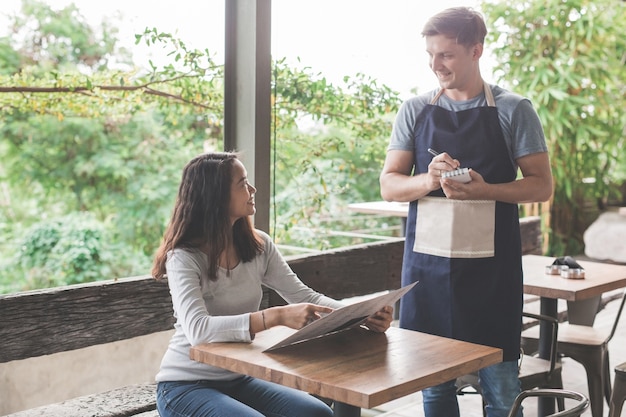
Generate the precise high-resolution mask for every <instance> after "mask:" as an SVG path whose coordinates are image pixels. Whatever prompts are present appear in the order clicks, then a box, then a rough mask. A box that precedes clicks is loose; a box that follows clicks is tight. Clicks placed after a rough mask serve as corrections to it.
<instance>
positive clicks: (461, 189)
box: [428, 148, 488, 200]
mask: <svg viewBox="0 0 626 417" xmlns="http://www.w3.org/2000/svg"><path fill="white" fill-rule="evenodd" d="M428 153H430V154H431V155H433V159H432V160H431V162H430V164H429V165H428V175H429V176H430V177H431V178H432V181H431V183H432V185H433V189H438V188H441V189H442V190H443V193H444V194H445V195H446V197H448V198H450V199H454V200H480V199H487V198H488V196H487V195H486V192H487V183H486V182H485V180H484V179H483V177H482V175H480V174H479V173H478V172H476V171H474V170H472V169H470V170H469V176H470V178H471V181H469V182H466V183H464V182H459V181H455V180H454V179H450V178H442V175H443V173H444V172H448V171H454V170H455V169H458V168H460V166H461V163H460V162H459V160H458V159H454V158H452V157H451V156H450V155H448V154H447V153H446V152H441V153H439V152H437V151H435V150H434V149H432V148H428Z"/></svg>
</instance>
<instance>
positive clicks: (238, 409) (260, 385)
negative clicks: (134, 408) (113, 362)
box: [157, 376, 333, 417]
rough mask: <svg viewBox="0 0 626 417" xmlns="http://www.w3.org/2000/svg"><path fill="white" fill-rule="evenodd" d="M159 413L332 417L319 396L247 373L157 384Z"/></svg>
mask: <svg viewBox="0 0 626 417" xmlns="http://www.w3.org/2000/svg"><path fill="white" fill-rule="evenodd" d="M157 409H158V410H159V414H160V415H161V417H183V416H187V417H231V416H232V417H235V416H236V417H248V416H249V417H262V416H266V417H293V416H303V417H332V416H333V411H332V409H331V408H330V407H329V406H327V405H326V404H324V402H322V401H321V400H319V399H317V398H315V397H313V396H312V395H309V394H307V393H306V392H302V391H298V390H295V389H292V388H287V387H283V386H281V385H278V384H274V383H271V382H267V381H263V380H260V379H256V378H251V377H248V376H243V377H240V378H237V379H235V380H233V381H173V382H159V383H158V385H157Z"/></svg>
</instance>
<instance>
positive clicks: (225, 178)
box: [152, 152, 263, 280]
mask: <svg viewBox="0 0 626 417" xmlns="http://www.w3.org/2000/svg"><path fill="white" fill-rule="evenodd" d="M236 159H237V154H236V153H233V152H213V153H206V154H202V155H199V156H197V157H195V158H193V159H192V160H191V161H189V162H188V163H187V165H186V166H185V168H184V169H183V175H182V180H181V183H180V187H179V188H178V195H177V197H176V203H175V205H174V210H173V212H172V217H171V219H170V222H169V224H168V226H167V228H166V230H165V234H164V235H163V240H162V242H161V246H160V247H159V249H158V250H157V252H156V255H155V258H154V264H153V266H152V276H153V277H154V278H156V279H162V278H164V277H165V275H166V270H165V263H166V261H167V253H168V252H169V251H171V250H173V249H175V248H182V249H192V248H199V247H203V248H204V247H206V248H207V249H208V253H207V256H208V261H209V279H211V280H217V268H218V261H219V256H220V254H221V253H222V252H223V251H224V250H225V249H226V247H227V245H228V243H229V239H231V236H232V239H233V243H234V246H235V250H236V251H237V255H238V256H239V259H240V260H241V262H249V261H251V260H252V259H253V258H254V257H255V256H256V255H257V254H259V253H260V252H261V251H262V250H263V243H262V240H261V239H260V237H259V236H258V235H257V233H256V231H255V229H254V226H253V224H252V220H251V219H250V217H243V218H241V219H238V220H237V221H236V222H235V224H234V225H233V226H232V230H231V224H230V216H229V204H230V187H231V184H232V181H233V162H234V161H235V160H236Z"/></svg>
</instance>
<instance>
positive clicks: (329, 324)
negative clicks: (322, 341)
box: [264, 282, 417, 352]
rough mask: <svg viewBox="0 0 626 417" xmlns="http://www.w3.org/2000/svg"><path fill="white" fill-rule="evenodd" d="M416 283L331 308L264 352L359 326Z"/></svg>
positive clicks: (391, 303) (392, 302)
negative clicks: (328, 311)
mask: <svg viewBox="0 0 626 417" xmlns="http://www.w3.org/2000/svg"><path fill="white" fill-rule="evenodd" d="M416 284H417V282H414V283H412V284H409V285H406V286H404V287H402V288H399V289H397V290H394V291H390V292H388V293H385V294H383V295H379V296H377V297H374V298H369V299H367V300H365V301H360V302H357V303H354V304H349V305H347V306H344V307H341V308H338V309H336V310H333V311H332V312H331V313H329V314H327V315H325V316H323V317H321V318H319V319H317V320H315V321H313V322H311V323H310V324H307V325H306V326H304V327H303V328H301V329H300V330H298V331H297V332H295V333H293V334H292V335H291V336H288V337H286V338H285V339H283V340H281V341H280V342H278V343H276V344H275V345H273V346H270V347H269V348H267V349H265V350H264V352H269V351H273V350H276V349H280V348H283V347H286V346H290V345H293V344H296V343H301V342H304V341H307V340H311V339H314V338H318V337H322V336H326V335H329V334H332V333H337V332H340V331H344V330H348V329H352V328H354V327H358V326H361V325H362V324H363V323H365V320H367V318H368V317H369V316H371V315H372V314H374V313H376V312H377V311H380V310H381V309H382V308H383V307H385V306H388V305H393V304H395V302H396V301H398V300H399V299H400V298H401V297H402V296H403V295H404V294H406V293H407V292H409V291H410V290H411V289H412V288H413V287H414V286H415V285H416Z"/></svg>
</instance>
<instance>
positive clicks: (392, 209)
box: [348, 201, 409, 217]
mask: <svg viewBox="0 0 626 417" xmlns="http://www.w3.org/2000/svg"><path fill="white" fill-rule="evenodd" d="M348 209H349V210H352V211H355V212H357V213H366V214H381V215H383V216H395V217H407V216H408V215H409V203H398V202H393V201H369V202H365V203H352V204H348Z"/></svg>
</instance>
